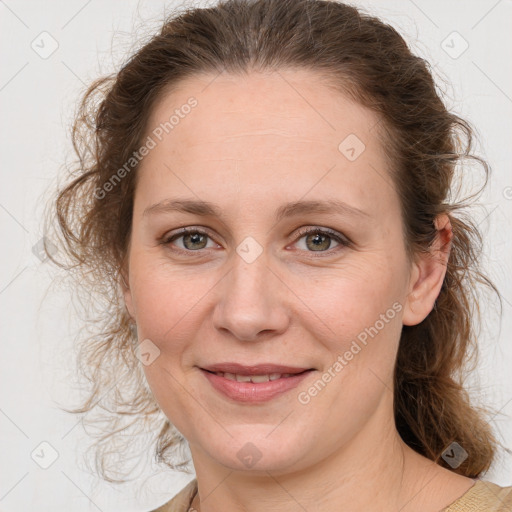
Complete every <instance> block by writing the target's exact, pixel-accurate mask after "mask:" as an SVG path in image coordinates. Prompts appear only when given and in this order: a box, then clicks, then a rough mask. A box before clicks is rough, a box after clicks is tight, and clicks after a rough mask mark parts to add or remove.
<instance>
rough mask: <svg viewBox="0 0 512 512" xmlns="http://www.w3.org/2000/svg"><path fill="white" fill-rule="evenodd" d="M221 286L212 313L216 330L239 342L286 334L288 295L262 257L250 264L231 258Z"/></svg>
mask: <svg viewBox="0 0 512 512" xmlns="http://www.w3.org/2000/svg"><path fill="white" fill-rule="evenodd" d="M221 283H222V285H221V286H219V287H218V288H217V290H216V293H217V294H218V295H217V298H216V299H217V300H216V304H215V308H214V312H213V325H214V327H215V328H216V329H218V330H219V331H223V334H226V333H229V334H231V335H232V336H233V337H234V338H236V339H238V340H241V341H259V340H262V339H268V338H269V337H271V336H273V335H279V334H282V333H283V332H285V331H286V329H287V327H288V325H289V321H290V318H289V311H290V308H289V307H288V305H287V297H289V295H290V291H289V289H288V288H287V286H286V284H285V283H284V282H283V280H282V278H280V276H278V275H277V273H276V272H275V271H274V270H272V269H271V268H270V267H269V266H268V264H267V260H266V258H265V253H263V254H261V255H260V256H259V257H258V258H257V259H256V260H255V261H253V262H251V263H248V262H246V261H244V259H243V258H242V257H240V256H239V255H238V254H233V261H232V262H231V268H230V269H229V271H228V273H227V275H226V276H225V277H224V279H222V281H221ZM219 284H220V283H219Z"/></svg>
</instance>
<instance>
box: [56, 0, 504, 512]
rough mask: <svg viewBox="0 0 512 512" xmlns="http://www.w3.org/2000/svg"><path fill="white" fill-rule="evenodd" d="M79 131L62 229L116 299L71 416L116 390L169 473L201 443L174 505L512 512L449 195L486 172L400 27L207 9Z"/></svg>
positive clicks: (162, 43) (157, 48) (228, 5)
mask: <svg viewBox="0 0 512 512" xmlns="http://www.w3.org/2000/svg"><path fill="white" fill-rule="evenodd" d="M97 99H98V101H96V100H97ZM91 115H92V118H91ZM74 135H75V145H76V146H75V147H76V148H77V150H78V154H79V156H80V169H79V171H78V173H79V175H78V176H76V177H75V179H74V180H73V181H72V182H71V183H70V184H68V185H67V186H66V187H65V188H64V189H63V190H61V191H59V195H58V198H57V201H56V211H57V213H58V223H59V227H60V230H61V234H62V235H63V237H64V240H65V242H66V243H67V249H68V253H69V255H70V256H71V257H72V261H73V263H74V264H75V266H74V267H73V268H74V269H75V270H78V271H83V272H82V274H83V276H84V277H86V278H88V279H89V280H88V281H84V282H83V284H84V285H85V286H87V285H89V286H90V287H91V289H93V287H94V286H95V285H96V286H97V285H98V284H99V283H102V284H103V288H102V289H101V290H102V291H103V292H104V293H105V296H106V297H107V298H109V301H108V302H106V303H105V304H106V306H105V307H106V310H105V311H106V313H105V314H104V316H103V318H104V325H103V326H102V331H101V335H96V336H95V337H93V338H91V339H90V340H89V341H88V344H87V345H84V348H83V350H84V353H83V356H82V357H84V358H85V361H86V363H87V365H89V367H90V373H89V375H90V377H91V381H92V382H94V385H93V389H92V390H91V391H92V392H91V396H90V398H89V400H88V401H87V402H86V403H85V404H84V405H83V407H81V408H79V409H76V410H75V412H84V411H88V410H91V409H92V408H93V407H94V405H95V403H96V400H97V399H99V398H101V397H102V396H104V395H103V393H104V392H105V391H106V390H107V389H111V388H112V386H114V385H115V388H116V390H115V391H116V392H117V394H116V397H115V401H114V402H113V403H114V404H115V406H116V407H118V409H116V410H113V411H112V413H113V414H114V413H116V414H117V418H121V417H122V418H126V416H127V415H131V416H133V418H134V419H133V422H132V423H135V424H137V423H142V422H143V420H144V421H146V422H148V423H149V424H150V425H152V428H153V429H154V431H155V432H158V428H159V429H160V430H159V432H158V439H157V455H158V457H159V460H161V461H164V462H166V463H167V464H168V465H169V466H171V467H182V466H183V464H185V463H183V464H182V465H180V464H179V462H175V461H174V462H173V461H171V457H170V455H171V453H173V452H176V450H177V449H178V448H180V447H183V446H184V443H185V440H186V442H188V446H189V448H190V453H191V455H192V461H193V464H194V468H195V471H196V479H194V480H193V481H192V482H191V483H190V484H189V485H188V486H187V487H186V488H185V489H183V490H182V491H181V492H180V493H179V495H178V496H176V497H175V498H174V499H173V500H171V501H170V502H169V503H167V504H164V505H162V506H161V507H160V508H159V509H158V510H159V511H167V512H168V511H185V510H188V509H189V507H190V510H197V511H201V512H209V511H214V510H228V511H232V510H233V511H235V510H267V511H271V510H281V511H288V510H290V511H291V510H311V511H312V510H322V511H334V510H336V511H339V510H350V511H362V510H379V511H397V510H400V511H402V512H408V511H415V512H433V511H438V510H448V511H450V512H452V511H462V510H511V509H512V508H511V507H512V487H500V486H498V485H496V484H493V483H491V482H488V481H485V480H482V479H481V478H479V477H480V475H482V473H483V472H485V471H486V470H487V469H488V468H489V467H490V465H491V463H492V461H493V458H494V455H495V451H496V445H497V441H496V439H495V438H494V437H493V434H492V431H491V428H490V426H489V424H488V423H486V421H485V416H484V415H483V413H482V412H481V411H479V410H477V409H476V408H474V407H473V406H472V405H471V404H470V402H469V399H468V396H467V393H466V391H465V390H464V388H463V387H462V385H461V383H460V382H461V381H460V379H459V378H458V377H457V376H458V372H459V371H460V370H461V369H462V368H463V365H464V363H465V361H466V358H467V355H468V353H469V350H470V348H471V347H472V343H473V342H474V340H475V333H474V331H473V326H472V313H473V308H472V297H473V289H474V286H475V283H476V282H477V281H483V282H484V283H485V284H487V285H488V286H489V287H490V288H491V289H494V290H495V288H494V287H493V285H492V283H491V282H490V281H489V280H488V279H487V278H486V277H485V276H484V275H483V274H482V273H481V272H480V271H479V270H478V269H477V268H476V266H475V265H476V256H477V249H478V241H479V236H480V235H479V232H478V230H477V228H476V226H475V225H474V224H472V223H471V222H470V221H469V220H467V219H466V220H463V218H462V215H458V210H460V209H461V208H462V206H464V205H463V203H462V202H461V203H458V204H454V203H450V202H449V201H448V200H447V198H448V196H449V192H450V186H451V185H452V178H453V174H454V168H455V166H456V164H458V163H459V162H460V161H461V160H463V159H468V158H471V159H474V160H477V161H479V162H481V163H482V164H483V166H484V168H485V170H486V171H487V166H486V164H485V162H483V161H481V160H480V159H479V158H478V157H476V156H473V155H472V154H471V153H470V151H471V135H472V131H471V128H470V126H469V125H468V123H467V122H465V121H464V120H463V119H461V118H459V117H457V116H456V115H454V114H452V113H450V112H448V111H447V110H446V108H445V106H444V104H443V102H442V100H441V98H440V97H439V96H438V94H437V92H436V89H435V85H434V82H433V79H432V76H431V74H430V72H429V71H428V67H427V64H426V63H425V62H424V61H423V60H422V59H420V58H418V57H416V56H414V55H412V54H411V52H410V51H409V49H408V47H407V45H406V43H405V42H404V40H403V39H402V37H401V36H400V35H399V34H398V33H397V32H396V31H395V30H394V29H393V28H392V27H390V26H388V25H386V24H384V23H382V22H381V21H380V20H378V19H376V18H373V17H370V16H367V15H365V14H363V13H360V12H358V10H356V9H355V8H353V7H350V6H348V5H344V4H342V3H335V2H325V1H312V0H295V1H290V0H286V1H283V0H258V1H251V2H249V1H228V2H225V3H222V4H219V5H218V6H216V7H211V8H208V9H191V10H189V11H188V12H186V13H184V14H182V15H180V16H179V17H176V18H173V19H170V20H168V22H167V23H165V25H164V26H163V27H162V30H161V33H160V34H159V35H157V36H156V37H154V38H153V39H152V40H151V41H149V42H148V43H147V44H146V45H145V46H143V47H142V48H141V49H140V50H139V51H138V52H137V53H136V54H135V55H134V56H133V57H132V58H131V59H130V61H129V62H128V63H127V64H126V65H125V66H124V67H123V68H122V70H121V71H120V72H119V73H118V74H117V75H116V76H113V77H111V78H109V79H102V80H100V81H98V82H96V83H95V84H93V85H92V86H91V88H90V89H89V91H88V94H87V95H86V97H85V99H84V101H83V103H82V111H81V115H80V116H79V117H78V119H77V123H76V125H75V131H74ZM91 136H92V137H91ZM464 141H466V144H465V145H464ZM49 256H51V255H49ZM61 264H62V263H61ZM70 267H72V265H70ZM106 370H108V371H106ZM126 370H128V371H126ZM145 382H147V384H148V386H149V389H148V388H147V387H146V386H145V385H144V384H145ZM130 386H131V387H130ZM118 390H120V391H118ZM93 404H94V405H93ZM162 412H163V414H164V415H165V417H162V415H161V413H162ZM113 417H114V418H116V417H115V416H113ZM113 421H114V422H115V421H116V420H113ZM151 422H153V423H151ZM112 430H113V429H112ZM104 437H107V436H104ZM101 449H103V447H102V446H100V451H99V453H100V455H101V454H102V453H103V452H102V451H101ZM105 451H106V450H105ZM471 507H473V508H471ZM475 507H476V508H475Z"/></svg>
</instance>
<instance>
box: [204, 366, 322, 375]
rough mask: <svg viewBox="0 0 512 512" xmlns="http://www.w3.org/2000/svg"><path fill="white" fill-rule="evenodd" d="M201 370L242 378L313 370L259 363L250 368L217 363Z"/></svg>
mask: <svg viewBox="0 0 512 512" xmlns="http://www.w3.org/2000/svg"><path fill="white" fill-rule="evenodd" d="M202 369H203V370H206V371H208V372H211V373H228V374H234V375H242V376H252V375H271V374H280V375H285V374H292V375H295V374H298V373H303V372H305V371H307V370H313V368H308V367H303V368H299V367H296V366H286V365H281V364H272V363H261V364H256V365H252V366H246V365H242V364H239V363H218V364H213V365H208V366H203V367H202Z"/></svg>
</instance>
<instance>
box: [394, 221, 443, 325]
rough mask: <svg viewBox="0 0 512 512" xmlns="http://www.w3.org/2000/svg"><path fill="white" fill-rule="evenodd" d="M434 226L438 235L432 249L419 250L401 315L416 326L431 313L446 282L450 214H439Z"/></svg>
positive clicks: (405, 321)
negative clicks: (426, 251) (420, 251)
mask: <svg viewBox="0 0 512 512" xmlns="http://www.w3.org/2000/svg"><path fill="white" fill-rule="evenodd" d="M435 227H436V229H437V235H436V238H435V239H434V241H433V242H432V244H431V246H430V250H429V252H428V253H419V254H418V256H417V259H416V261H415V262H414V264H413V269H412V272H411V280H410V288H409V293H408V295H407V298H406V301H405V307H404V314H403V317H402V323H403V324H404V325H417V324H419V323H420V322H422V321H423V320H424V319H425V318H426V317H427V316H428V314H429V313H430V312H431V311H432V308H433V307H434V304H435V301H436V299H437V297H438V296H439V292H440V291H441V287H442V285H443V281H444V277H445V275H446V266H447V264H448V258H449V256H450V249H451V241H452V238H453V231H452V225H451V223H450V218H449V217H448V215H447V214H441V215H438V216H437V217H436V220H435Z"/></svg>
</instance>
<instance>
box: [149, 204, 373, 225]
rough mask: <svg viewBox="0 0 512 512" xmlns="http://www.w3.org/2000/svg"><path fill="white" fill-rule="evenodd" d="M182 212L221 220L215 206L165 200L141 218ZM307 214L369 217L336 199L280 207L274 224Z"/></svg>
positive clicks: (220, 214) (220, 213)
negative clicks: (287, 218)
mask: <svg viewBox="0 0 512 512" xmlns="http://www.w3.org/2000/svg"><path fill="white" fill-rule="evenodd" d="M176 211H177V212H183V213H191V214H193V215H199V216H201V217H208V216H210V217H219V218H222V209H221V208H219V207H218V206H217V205H216V204H214V203H211V202H208V201H200V200H196V199H186V198H183V199H179V198H178V199H165V200H163V201H161V202H159V203H156V204H153V205H152V206H148V207H147V208H146V209H145V210H144V212H143V214H142V216H143V217H146V216H149V215H154V214H157V213H170V212H176ZM308 213H338V214H340V215H344V216H350V217H364V218H369V217H370V215H369V214H368V213H367V212H365V211H363V210H360V209H359V208H356V207H354V206H351V205H349V204H347V203H345V202H343V201H340V200H338V199H326V200H322V201H319V200H316V201H313V200H308V201H305V200H301V201H292V202H289V203H285V204H283V205H281V206H280V207H279V208H278V209H277V210H276V212H275V222H280V221H281V220H282V219H284V218H286V217H292V216H295V215H304V214H308Z"/></svg>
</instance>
